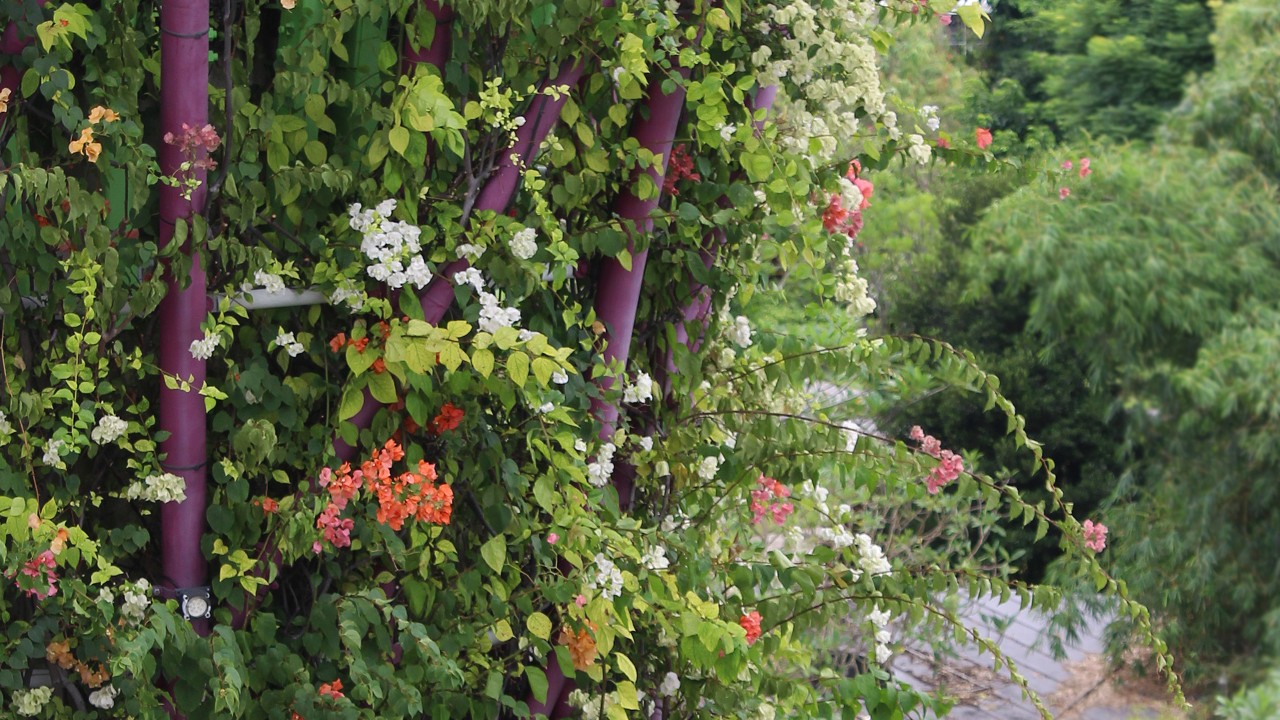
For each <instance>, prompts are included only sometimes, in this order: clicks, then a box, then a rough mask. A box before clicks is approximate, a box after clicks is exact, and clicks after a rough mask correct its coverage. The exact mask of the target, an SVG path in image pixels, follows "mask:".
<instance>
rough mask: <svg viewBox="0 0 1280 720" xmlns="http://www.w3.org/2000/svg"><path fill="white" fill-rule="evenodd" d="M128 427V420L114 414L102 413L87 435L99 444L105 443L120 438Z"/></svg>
mask: <svg viewBox="0 0 1280 720" xmlns="http://www.w3.org/2000/svg"><path fill="white" fill-rule="evenodd" d="M128 429H129V423H128V422H126V421H124V420H121V419H120V418H118V417H116V416H115V415H103V416H102V417H101V418H99V419H98V425H97V427H95V428H94V429H93V431H92V432H90V433H89V437H90V438H92V439H93V441H94V442H96V443H98V444H99V445H106V444H108V443H113V442H115V441H116V440H118V439H120V436H121V435H124V432H125V431H126V430H128Z"/></svg>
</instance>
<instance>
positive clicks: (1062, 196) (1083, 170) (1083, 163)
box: [1058, 157, 1093, 200]
mask: <svg viewBox="0 0 1280 720" xmlns="http://www.w3.org/2000/svg"><path fill="white" fill-rule="evenodd" d="M1089 164H1090V163H1089V158H1087V157H1083V158H1080V179H1082V180H1083V179H1084V178H1087V177H1089V176H1090V175H1092V174H1093V168H1091V167H1089ZM1074 168H1075V163H1073V162H1071V161H1070V160H1063V161H1062V169H1063V170H1066V171H1068V172H1070V171H1071V170H1072V169H1074ZM1070 196H1071V188H1069V187H1066V186H1063V187H1060V188H1058V199H1059V200H1066V199H1067V198H1068V197H1070Z"/></svg>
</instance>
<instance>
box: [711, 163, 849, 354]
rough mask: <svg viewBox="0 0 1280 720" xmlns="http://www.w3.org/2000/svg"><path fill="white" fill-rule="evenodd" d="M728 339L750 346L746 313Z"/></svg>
mask: <svg viewBox="0 0 1280 720" xmlns="http://www.w3.org/2000/svg"><path fill="white" fill-rule="evenodd" d="M855 189H856V188H855ZM729 339H730V340H732V341H733V344H734V345H737V346H738V347H741V348H745V347H751V321H750V320H748V319H747V316H746V315H739V316H738V317H736V318H734V319H733V327H732V328H730V329H729Z"/></svg>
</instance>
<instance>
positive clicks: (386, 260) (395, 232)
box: [347, 200, 431, 289]
mask: <svg viewBox="0 0 1280 720" xmlns="http://www.w3.org/2000/svg"><path fill="white" fill-rule="evenodd" d="M395 209H396V201H395V200H384V201H382V202H381V203H378V206H377V207H375V208H373V209H371V210H370V209H365V208H363V207H362V206H361V205H360V203H355V204H353V205H352V206H351V207H350V208H348V210H347V214H348V215H350V216H351V219H350V221H349V222H348V224H349V225H350V226H351V229H352V230H355V231H356V232H359V233H361V234H363V235H364V238H363V239H362V240H361V241H360V252H362V253H364V254H365V257H367V258H369V259H370V260H371V261H373V262H372V263H371V264H370V265H369V266H368V267H366V268H365V272H366V273H367V274H368V275H369V277H371V278H373V279H374V280H377V281H379V282H385V283H386V284H387V286H388V287H392V288H399V287H404V286H405V285H413V286H414V287H416V288H419V289H420V288H423V287H426V285H427V283H429V282H431V270H430V269H429V268H428V267H427V264H426V262H425V261H424V260H423V259H422V255H421V252H422V243H421V242H420V240H421V237H422V228H419V227H418V226H416V225H410V224H409V223H406V222H401V221H399V220H392V219H390V218H391V213H393V212H395Z"/></svg>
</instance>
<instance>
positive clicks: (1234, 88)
mask: <svg viewBox="0 0 1280 720" xmlns="http://www.w3.org/2000/svg"><path fill="white" fill-rule="evenodd" d="M1217 15H1218V18H1217V20H1218V21H1217V29H1216V30H1215V32H1214V34H1213V50H1214V55H1215V57H1216V59H1217V62H1216V64H1215V65H1214V67H1213V69H1212V70H1211V71H1209V72H1206V73H1204V74H1203V75H1202V76H1201V77H1199V78H1198V79H1197V81H1196V82H1195V83H1193V84H1192V85H1191V86H1190V87H1189V88H1188V90H1187V98H1186V100H1185V102H1184V103H1183V106H1182V108H1180V110H1179V112H1178V113H1177V114H1176V115H1175V116H1174V117H1173V118H1172V125H1173V127H1174V131H1175V133H1177V134H1179V136H1181V135H1186V136H1189V137H1190V138H1191V139H1192V141H1193V142H1195V143H1196V144H1198V145H1202V146H1218V145H1222V146H1226V147H1229V148H1233V149H1235V150H1238V151H1240V152H1242V153H1244V154H1246V155H1248V156H1250V157H1251V158H1253V160H1254V162H1256V163H1257V164H1258V167H1259V168H1260V169H1261V170H1262V171H1263V172H1265V173H1266V174H1268V175H1270V176H1271V177H1272V178H1276V177H1280V122H1278V121H1277V119H1276V118H1277V117H1280V80H1277V78H1280V7H1277V6H1276V4H1275V3H1271V2H1267V1H1266V0H1237V2H1230V3H1223V4H1222V6H1221V7H1219V8H1218V12H1217Z"/></svg>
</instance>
